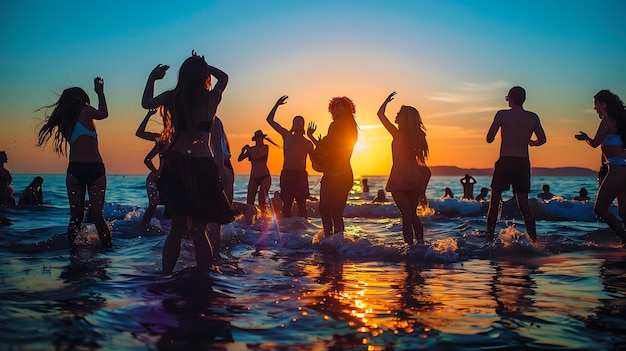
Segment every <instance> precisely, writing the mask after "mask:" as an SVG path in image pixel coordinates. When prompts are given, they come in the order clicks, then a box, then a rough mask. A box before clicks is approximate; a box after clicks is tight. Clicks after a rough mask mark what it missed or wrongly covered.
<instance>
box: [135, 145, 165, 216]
mask: <svg viewBox="0 0 626 351" xmlns="http://www.w3.org/2000/svg"><path fill="white" fill-rule="evenodd" d="M168 148H169V142H166V141H158V140H157V142H156V144H155V145H154V147H152V149H151V150H150V151H149V152H148V154H147V155H146V157H145V158H144V160H143V163H144V164H145V165H146V167H148V169H149V170H150V173H149V174H148V176H147V177H146V193H147V195H148V207H147V208H146V211H145V212H144V213H143V216H142V217H141V225H142V226H147V225H148V223H150V219H152V216H153V215H154V212H155V211H156V209H157V206H158V205H163V204H165V202H164V201H163V197H161V196H159V189H158V183H159V178H160V177H161V166H162V164H163V160H164V157H165V153H166V151H167V149H168ZM157 155H158V156H159V167H158V168H157V167H156V166H155V165H154V162H152V160H153V159H154V158H155V157H156V156H157Z"/></svg>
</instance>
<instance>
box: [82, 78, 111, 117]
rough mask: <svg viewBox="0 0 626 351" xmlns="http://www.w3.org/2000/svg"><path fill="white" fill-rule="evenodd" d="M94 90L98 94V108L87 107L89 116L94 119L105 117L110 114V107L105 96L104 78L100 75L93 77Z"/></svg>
mask: <svg viewBox="0 0 626 351" xmlns="http://www.w3.org/2000/svg"><path fill="white" fill-rule="evenodd" d="M93 85H94V87H93V90H94V91H95V92H96V95H98V109H95V108H93V107H92V108H89V109H85V111H86V112H87V113H88V116H89V118H92V119H96V120H98V119H105V118H107V117H108V116H109V109H108V107H107V100H106V98H105V97H104V80H103V79H102V78H100V77H96V78H94V79H93Z"/></svg>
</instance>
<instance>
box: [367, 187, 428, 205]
mask: <svg viewBox="0 0 626 351" xmlns="http://www.w3.org/2000/svg"><path fill="white" fill-rule="evenodd" d="M388 201H389V200H387V195H386V194H385V190H383V189H380V190H378V193H376V196H374V198H373V199H372V203H380V202H388ZM416 208H417V207H416Z"/></svg>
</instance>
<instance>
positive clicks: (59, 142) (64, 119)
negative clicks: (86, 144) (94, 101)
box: [37, 87, 90, 155]
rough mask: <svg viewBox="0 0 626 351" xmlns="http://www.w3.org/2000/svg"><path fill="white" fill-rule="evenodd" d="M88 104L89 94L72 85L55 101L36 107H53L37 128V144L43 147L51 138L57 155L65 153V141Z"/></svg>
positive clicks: (66, 141)
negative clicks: (41, 124)
mask: <svg viewBox="0 0 626 351" xmlns="http://www.w3.org/2000/svg"><path fill="white" fill-rule="evenodd" d="M89 104H90V102H89V95H87V93H86V92H85V91H84V90H83V89H81V88H79V87H72V88H67V89H65V90H63V93H62V94H61V96H60V97H59V100H58V101H57V102H56V103H54V104H52V105H49V106H44V107H42V108H40V109H38V110H37V111H39V110H41V109H48V108H51V107H54V110H52V114H50V116H46V120H45V123H44V125H43V126H42V127H41V129H40V130H39V133H38V140H37V146H44V147H45V145H46V144H47V143H48V141H49V140H50V138H52V139H53V144H54V152H56V153H57V154H58V155H67V143H68V140H69V139H70V136H71V135H72V132H73V131H74V127H75V126H76V123H77V122H78V117H79V116H80V112H81V111H82V110H83V108H84V107H85V106H88V105H89Z"/></svg>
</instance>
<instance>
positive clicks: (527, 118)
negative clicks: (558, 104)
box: [487, 107, 546, 157]
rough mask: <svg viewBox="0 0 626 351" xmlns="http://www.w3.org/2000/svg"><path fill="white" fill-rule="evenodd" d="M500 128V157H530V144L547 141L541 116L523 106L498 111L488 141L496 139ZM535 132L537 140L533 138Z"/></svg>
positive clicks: (540, 143)
mask: <svg viewBox="0 0 626 351" xmlns="http://www.w3.org/2000/svg"><path fill="white" fill-rule="evenodd" d="M498 129H500V136H501V139H502V143H501V144H500V157H502V156H513V157H528V146H529V145H533V146H539V145H542V144H544V143H545V142H546V135H545V132H544V131H543V128H542V127H541V122H540V121H539V116H537V114H535V113H534V112H530V111H526V110H524V109H523V108H521V107H513V108H512V109H510V110H501V111H498V113H496V116H495V117H494V119H493V123H492V124H491V128H489V132H488V133H487V142H488V143H491V142H493V141H494V139H495V136H496V134H497V132H498ZM533 134H535V135H536V136H537V140H531V137H532V135H533Z"/></svg>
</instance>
